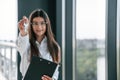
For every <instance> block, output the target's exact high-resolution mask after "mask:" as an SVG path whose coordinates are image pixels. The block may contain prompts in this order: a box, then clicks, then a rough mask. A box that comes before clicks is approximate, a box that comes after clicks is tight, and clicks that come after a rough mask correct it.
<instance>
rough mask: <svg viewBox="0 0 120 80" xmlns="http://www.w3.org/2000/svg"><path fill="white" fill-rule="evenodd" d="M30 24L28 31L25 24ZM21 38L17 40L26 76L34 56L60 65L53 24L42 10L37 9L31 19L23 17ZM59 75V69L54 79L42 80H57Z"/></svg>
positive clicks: (20, 25)
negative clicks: (52, 28)
mask: <svg viewBox="0 0 120 80" xmlns="http://www.w3.org/2000/svg"><path fill="white" fill-rule="evenodd" d="M25 23H26V24H28V29H27V30H26V28H25V27H24V24H25ZM18 27H19V31H20V33H19V36H18V39H17V49H18V51H19V53H20V55H21V65H20V71H21V73H22V76H23V77H24V76H25V73H26V71H27V68H28V66H29V64H30V60H31V58H32V56H39V57H42V58H44V59H47V60H49V61H53V62H55V63H58V64H59V63H60V57H61V56H60V54H61V51H60V47H59V45H58V43H57V42H56V41H55V39H54V36H53V32H52V30H51V24H50V20H49V17H48V15H47V13H46V12H45V11H44V10H42V9H36V10H34V11H33V12H32V13H31V14H30V17H29V19H28V18H27V17H25V16H24V17H23V18H22V19H21V20H20V21H19V23H18ZM58 75H59V71H58V67H57V69H56V70H55V73H54V74H53V77H49V76H48V75H43V76H42V77H41V79H42V80H57V79H58Z"/></svg>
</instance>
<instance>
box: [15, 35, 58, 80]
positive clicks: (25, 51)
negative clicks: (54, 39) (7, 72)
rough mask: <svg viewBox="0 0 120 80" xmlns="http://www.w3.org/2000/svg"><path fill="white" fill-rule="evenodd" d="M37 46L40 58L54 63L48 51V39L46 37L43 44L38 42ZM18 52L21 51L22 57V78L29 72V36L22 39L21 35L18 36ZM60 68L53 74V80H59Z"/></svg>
mask: <svg viewBox="0 0 120 80" xmlns="http://www.w3.org/2000/svg"><path fill="white" fill-rule="evenodd" d="M36 44H37V46H38V48H39V52H40V57H42V58H44V59H47V60H49V61H53V60H52V57H51V55H50V53H49V51H48V48H47V37H45V38H44V39H43V40H42V41H41V43H38V42H37V41H36ZM16 45H17V50H18V51H19V53H20V55H21V63H20V71H21V73H22V76H23V77H24V76H25V73H26V71H27V68H28V66H29V64H30V43H29V36H28V35H26V36H24V37H22V36H21V35H20V34H19V36H18V39H17V42H16ZM58 68H59V66H58V67H57V68H56V70H55V72H54V74H53V77H52V78H53V79H55V80H57V79H58V75H59V71H58Z"/></svg>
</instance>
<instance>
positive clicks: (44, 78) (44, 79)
mask: <svg viewBox="0 0 120 80" xmlns="http://www.w3.org/2000/svg"><path fill="white" fill-rule="evenodd" d="M42 80H53V79H52V78H51V77H49V76H47V75H43V76H42Z"/></svg>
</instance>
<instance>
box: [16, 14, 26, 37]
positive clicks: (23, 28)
mask: <svg viewBox="0 0 120 80" xmlns="http://www.w3.org/2000/svg"><path fill="white" fill-rule="evenodd" d="M27 24H28V18H27V17H26V16H23V18H22V19H21V20H20V21H19V22H18V28H19V30H20V34H21V36H25V35H26V34H27V31H26V26H28V25H27Z"/></svg>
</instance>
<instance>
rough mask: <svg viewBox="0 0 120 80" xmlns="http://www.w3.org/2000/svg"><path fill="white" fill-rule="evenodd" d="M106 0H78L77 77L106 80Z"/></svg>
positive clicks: (82, 79) (84, 79)
mask: <svg viewBox="0 0 120 80" xmlns="http://www.w3.org/2000/svg"><path fill="white" fill-rule="evenodd" d="M105 16H106V0H76V71H75V74H76V79H75V80H105V54H106V53H105V50H106V47H105V39H106V38H105V35H106V34H105V33H106V32H105V28H106V26H105Z"/></svg>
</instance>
